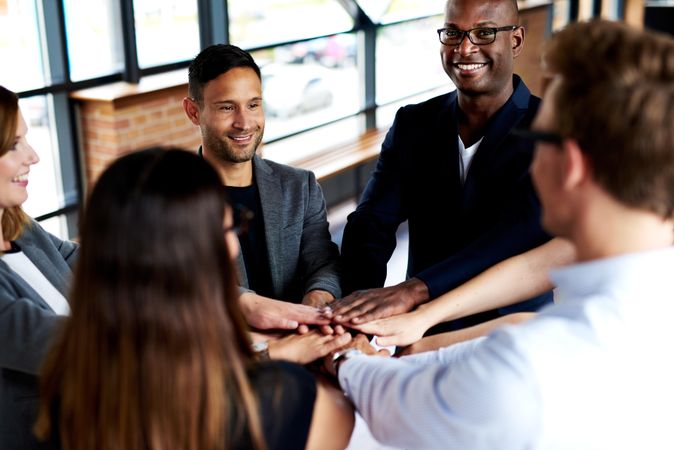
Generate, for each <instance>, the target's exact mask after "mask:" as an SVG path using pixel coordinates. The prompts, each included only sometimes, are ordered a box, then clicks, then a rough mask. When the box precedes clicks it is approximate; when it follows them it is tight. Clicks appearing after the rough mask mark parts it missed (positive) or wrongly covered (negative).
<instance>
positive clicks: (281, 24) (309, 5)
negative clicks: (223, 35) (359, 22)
mask: <svg viewBox="0 0 674 450" xmlns="http://www.w3.org/2000/svg"><path fill="white" fill-rule="evenodd" d="M228 5H229V10H228V13H229V22H230V23H229V37H230V41H231V43H232V44H234V45H238V46H240V47H245V48H253V47H262V46H265V45H269V44H275V43H280V42H287V41H292V40H296V39H304V38H309V37H314V36H325V35H327V34H333V33H340V32H343V31H348V30H350V29H351V28H352V27H353V20H352V19H351V16H349V14H348V13H347V12H346V11H345V10H344V8H343V7H342V6H341V5H339V2H338V1H336V0H255V1H254V2H253V1H251V0H229V3H228Z"/></svg>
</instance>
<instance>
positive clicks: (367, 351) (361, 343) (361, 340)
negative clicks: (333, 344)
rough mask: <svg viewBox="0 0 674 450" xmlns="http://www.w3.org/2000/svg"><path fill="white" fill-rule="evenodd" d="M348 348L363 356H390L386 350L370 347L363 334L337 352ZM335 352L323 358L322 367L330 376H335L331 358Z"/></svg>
mask: <svg viewBox="0 0 674 450" xmlns="http://www.w3.org/2000/svg"><path fill="white" fill-rule="evenodd" d="M350 348H356V349H358V350H360V351H361V352H362V353H363V354H364V355H370V356H383V357H388V356H391V353H390V352H389V351H388V350H386V349H381V350H377V349H376V348H374V347H373V346H372V345H370V342H369V341H368V339H367V337H366V336H365V335H364V334H359V335H356V337H354V338H353V339H352V340H351V342H349V343H348V344H347V345H345V346H343V347H342V348H340V349H338V350H339V351H345V350H348V349H350ZM336 351H337V350H335V351H334V352H332V353H331V354H330V355H328V356H326V357H325V358H323V367H324V369H325V370H326V371H327V372H328V373H329V374H330V375H332V376H336V375H337V373H336V371H335V365H334V364H333V357H334V353H335V352H336Z"/></svg>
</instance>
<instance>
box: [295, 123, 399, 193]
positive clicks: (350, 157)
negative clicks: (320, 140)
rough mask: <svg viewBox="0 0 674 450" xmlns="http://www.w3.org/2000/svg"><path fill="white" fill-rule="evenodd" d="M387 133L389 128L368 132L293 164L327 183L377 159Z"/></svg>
mask: <svg viewBox="0 0 674 450" xmlns="http://www.w3.org/2000/svg"><path fill="white" fill-rule="evenodd" d="M387 131H388V128H382V129H371V130H368V131H366V132H365V133H363V134H361V135H360V136H359V137H358V138H357V139H356V140H354V141H353V142H350V143H347V144H342V145H338V146H334V147H332V148H329V149H327V150H326V151H324V152H321V153H320V154H317V155H313V156H310V157H307V158H303V159H300V160H298V161H295V162H293V166H296V167H301V168H302V169H306V170H311V171H312V172H314V174H315V175H316V179H317V180H318V181H319V182H320V181H325V180H327V179H328V178H332V177H334V176H335V175H338V174H340V173H343V172H345V171H347V170H350V169H353V168H357V167H359V166H362V165H363V164H366V163H368V162H370V161H374V160H375V159H377V157H378V156H379V151H380V150H381V143H382V142H383V141H384V137H385V136H386V132H387ZM357 182H358V181H357Z"/></svg>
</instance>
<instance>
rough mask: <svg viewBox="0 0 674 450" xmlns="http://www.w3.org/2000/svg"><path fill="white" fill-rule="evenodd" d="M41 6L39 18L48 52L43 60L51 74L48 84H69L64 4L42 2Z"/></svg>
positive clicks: (48, 1) (51, 0)
mask: <svg viewBox="0 0 674 450" xmlns="http://www.w3.org/2000/svg"><path fill="white" fill-rule="evenodd" d="M39 5H40V7H41V14H39V16H40V20H41V21H42V25H43V27H42V28H43V33H44V36H43V38H44V46H43V48H44V49H45V50H46V51H45V53H43V55H44V56H43V58H42V60H43V63H44V64H45V66H46V68H47V71H48V74H49V77H48V78H49V80H48V81H47V84H49V85H51V84H59V83H67V82H68V81H70V67H69V63H68V50H67V48H66V45H67V40H66V33H65V13H64V11H63V2H60V1H59V2H55V1H54V0H42V1H41V2H40V3H39Z"/></svg>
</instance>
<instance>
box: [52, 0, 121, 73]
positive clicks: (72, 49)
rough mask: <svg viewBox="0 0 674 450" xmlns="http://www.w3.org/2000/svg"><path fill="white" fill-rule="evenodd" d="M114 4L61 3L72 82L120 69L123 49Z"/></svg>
mask: <svg viewBox="0 0 674 450" xmlns="http://www.w3.org/2000/svg"><path fill="white" fill-rule="evenodd" d="M117 3H118V2H115V1H113V0H88V1H86V2H82V1H78V0H65V1H64V2H63V6H64V12H65V19H66V33H67V36H68V39H67V41H68V56H69V61H70V78H71V80H73V81H80V80H85V79H88V78H96V77H100V76H104V75H109V74H111V73H114V72H119V71H121V70H122V66H123V60H124V55H123V50H122V44H121V38H120V36H121V33H119V32H116V30H119V29H121V23H120V17H119V11H118V9H117Z"/></svg>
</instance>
